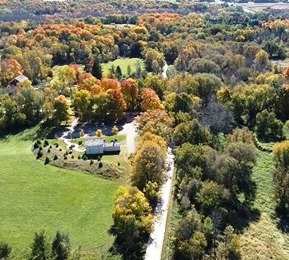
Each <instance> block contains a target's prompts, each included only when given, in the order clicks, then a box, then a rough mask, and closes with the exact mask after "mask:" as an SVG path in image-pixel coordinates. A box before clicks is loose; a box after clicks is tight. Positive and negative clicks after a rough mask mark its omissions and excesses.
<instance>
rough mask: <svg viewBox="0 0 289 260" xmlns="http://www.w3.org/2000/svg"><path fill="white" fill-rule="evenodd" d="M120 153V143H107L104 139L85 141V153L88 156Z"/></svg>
mask: <svg viewBox="0 0 289 260" xmlns="http://www.w3.org/2000/svg"><path fill="white" fill-rule="evenodd" d="M119 152H120V143H119V142H116V141H114V142H110V143H106V142H105V141H104V140H102V139H87V140H86V141H85V153H86V155H88V156H93V155H102V154H118V153H119Z"/></svg>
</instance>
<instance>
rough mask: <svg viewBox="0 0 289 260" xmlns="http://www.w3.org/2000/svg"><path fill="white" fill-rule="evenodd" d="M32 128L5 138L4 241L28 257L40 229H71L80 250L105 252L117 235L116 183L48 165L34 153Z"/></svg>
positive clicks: (0, 181)
mask: <svg viewBox="0 0 289 260" xmlns="http://www.w3.org/2000/svg"><path fill="white" fill-rule="evenodd" d="M30 133H31V130H29V131H25V132H24V133H22V134H19V135H16V136H13V137H9V138H8V139H6V140H0V146H1V149H0V162H1V167H0V187H1V199H0V221H1V224H0V241H5V242H7V243H9V244H10V245H11V246H12V248H13V255H14V256H15V258H14V259H23V258H24V256H25V254H26V253H27V251H28V247H29V245H30V244H31V242H32V239H33V236H34V232H38V231H41V230H45V233H46V234H47V235H48V236H49V237H51V236H52V235H54V234H55V232H56V231H57V230H61V231H64V232H67V233H69V235H70V239H71V241H72V246H73V248H74V249H76V248H78V247H79V246H81V248H82V250H84V251H89V252H92V251H93V252H94V251H96V252H98V253H100V252H103V253H104V254H105V252H106V251H107V249H108V248H109V247H110V246H111V244H112V240H113V238H112V237H111V236H109V235H108V233H107V231H108V229H109V227H110V225H111V223H112V218H111V213H112V208H113V197H114V194H115V191H116V189H117V187H118V183H117V182H116V181H111V180H104V179H100V178H97V177H94V176H90V175H86V174H84V173H78V172H73V171H69V170H64V169H59V168H56V167H53V166H49V165H47V166H44V165H43V162H42V161H39V160H38V161H36V160H35V159H34V157H33V156H32V153H31V150H30V149H31V144H32V143H31V141H29V140H25V139H30V138H29V134H30Z"/></svg>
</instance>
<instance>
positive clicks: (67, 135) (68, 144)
mask: <svg viewBox="0 0 289 260" xmlns="http://www.w3.org/2000/svg"><path fill="white" fill-rule="evenodd" d="M77 124H78V117H75V118H74V119H73V121H72V123H71V125H70V126H69V127H67V129H68V130H67V131H65V132H63V134H62V136H61V137H60V138H58V139H59V140H63V141H64V143H65V144H66V147H67V149H69V148H70V147H73V148H72V150H74V151H76V152H81V153H83V152H85V149H80V148H79V145H78V144H75V143H72V142H71V141H70V140H69V139H71V135H72V132H73V131H74V128H75V127H76V126H77Z"/></svg>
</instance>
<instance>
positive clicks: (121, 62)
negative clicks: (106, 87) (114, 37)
mask: <svg viewBox="0 0 289 260" xmlns="http://www.w3.org/2000/svg"><path fill="white" fill-rule="evenodd" d="M137 62H141V64H142V67H143V69H144V62H143V60H142V59H138V58H130V59H129V58H123V59H117V60H114V61H111V62H108V63H102V64H101V65H102V71H103V74H104V76H107V73H108V72H109V69H110V68H111V67H112V66H114V67H115V69H116V67H117V66H120V69H121V71H122V74H127V66H128V65H130V67H131V71H132V72H135V71H136V63H137Z"/></svg>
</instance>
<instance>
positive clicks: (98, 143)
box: [84, 138, 120, 147]
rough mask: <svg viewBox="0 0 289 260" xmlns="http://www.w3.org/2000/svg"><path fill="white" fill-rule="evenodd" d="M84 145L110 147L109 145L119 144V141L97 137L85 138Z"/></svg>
mask: <svg viewBox="0 0 289 260" xmlns="http://www.w3.org/2000/svg"><path fill="white" fill-rule="evenodd" d="M84 144H85V146H103V147H111V146H120V143H119V142H107V143H106V142H105V141H104V140H102V139H98V138H90V139H86V141H85V142H84Z"/></svg>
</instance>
